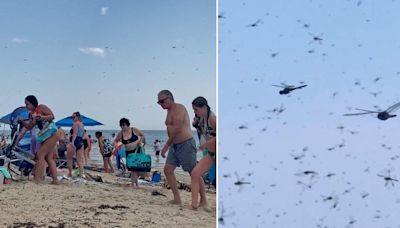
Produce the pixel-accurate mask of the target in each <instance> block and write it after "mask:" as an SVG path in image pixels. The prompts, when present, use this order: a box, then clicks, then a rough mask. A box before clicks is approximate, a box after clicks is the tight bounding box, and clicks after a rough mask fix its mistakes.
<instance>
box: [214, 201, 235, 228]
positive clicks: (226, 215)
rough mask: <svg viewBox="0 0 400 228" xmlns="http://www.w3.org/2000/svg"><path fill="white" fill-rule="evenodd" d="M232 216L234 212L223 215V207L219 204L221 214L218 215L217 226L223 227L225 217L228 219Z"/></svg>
mask: <svg viewBox="0 0 400 228" xmlns="http://www.w3.org/2000/svg"><path fill="white" fill-rule="evenodd" d="M233 215H235V212H231V213H229V214H225V210H224V205H223V204H222V203H221V213H220V215H219V218H218V222H219V224H221V225H223V226H224V225H225V217H229V216H233Z"/></svg>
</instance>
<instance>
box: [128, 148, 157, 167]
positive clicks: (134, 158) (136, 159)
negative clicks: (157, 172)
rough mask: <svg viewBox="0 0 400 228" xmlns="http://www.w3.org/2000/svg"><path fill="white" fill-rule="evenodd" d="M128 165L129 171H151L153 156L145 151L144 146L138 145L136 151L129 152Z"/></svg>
mask: <svg viewBox="0 0 400 228" xmlns="http://www.w3.org/2000/svg"><path fill="white" fill-rule="evenodd" d="M126 166H127V168H128V170H129V171H138V172H150V170H151V156H150V155H148V154H146V153H145V151H144V148H143V147H142V146H140V147H137V148H136V150H135V152H134V153H129V154H127V156H126Z"/></svg>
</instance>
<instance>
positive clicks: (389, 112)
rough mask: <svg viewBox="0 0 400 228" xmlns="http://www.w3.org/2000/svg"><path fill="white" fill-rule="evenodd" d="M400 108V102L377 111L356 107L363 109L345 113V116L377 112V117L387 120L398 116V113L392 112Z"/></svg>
mask: <svg viewBox="0 0 400 228" xmlns="http://www.w3.org/2000/svg"><path fill="white" fill-rule="evenodd" d="M399 108H400V102H398V103H396V104H394V105H392V106H390V107H389V108H387V109H386V110H384V111H381V110H377V111H371V110H365V109H359V108H356V110H358V111H362V112H359V113H349V114H344V116H358V115H365V114H375V113H376V114H377V116H376V117H377V118H378V119H380V120H387V119H389V118H393V117H396V116H397V115H394V114H392V113H393V112H394V111H396V110H397V109H399Z"/></svg>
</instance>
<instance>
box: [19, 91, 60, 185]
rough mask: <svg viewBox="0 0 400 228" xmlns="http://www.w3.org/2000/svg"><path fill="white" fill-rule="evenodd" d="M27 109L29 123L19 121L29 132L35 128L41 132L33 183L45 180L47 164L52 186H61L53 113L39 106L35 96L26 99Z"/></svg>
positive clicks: (38, 140) (47, 108) (41, 105)
mask: <svg viewBox="0 0 400 228" xmlns="http://www.w3.org/2000/svg"><path fill="white" fill-rule="evenodd" d="M25 105H26V108H27V109H28V110H29V121H27V122H25V121H22V120H19V121H18V122H19V123H21V124H22V125H23V126H24V127H25V128H26V129H27V130H32V129H33V128H34V127H35V126H37V127H38V129H39V131H38V133H37V136H36V143H38V144H40V148H39V150H38V151H37V160H36V165H35V175H34V178H33V181H34V182H35V183H40V182H41V181H42V180H43V175H44V169H45V165H46V163H47V164H48V166H49V169H50V174H51V177H52V178H53V181H52V184H59V182H58V179H57V166H56V163H55V161H54V158H53V156H54V152H55V147H56V144H57V141H58V137H59V134H57V127H56V125H55V124H54V122H53V120H54V115H53V112H52V111H51V110H50V108H49V107H47V106H46V105H44V104H39V103H38V100H37V99H36V97H35V96H33V95H29V96H27V97H26V98H25Z"/></svg>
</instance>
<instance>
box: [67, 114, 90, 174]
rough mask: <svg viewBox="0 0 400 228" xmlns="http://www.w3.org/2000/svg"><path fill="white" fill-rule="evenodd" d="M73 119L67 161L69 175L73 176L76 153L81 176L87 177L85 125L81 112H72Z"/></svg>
mask: <svg viewBox="0 0 400 228" xmlns="http://www.w3.org/2000/svg"><path fill="white" fill-rule="evenodd" d="M72 119H73V121H74V123H73V125H72V129H71V131H72V132H71V131H70V132H71V136H70V144H68V149H67V163H68V176H72V168H73V167H72V166H73V158H74V155H76V160H77V163H78V168H79V176H80V177H81V178H86V176H85V170H84V167H83V164H84V154H83V153H84V150H83V134H84V133H85V129H84V126H83V124H82V121H81V114H80V113H79V112H74V113H73V114H72Z"/></svg>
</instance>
